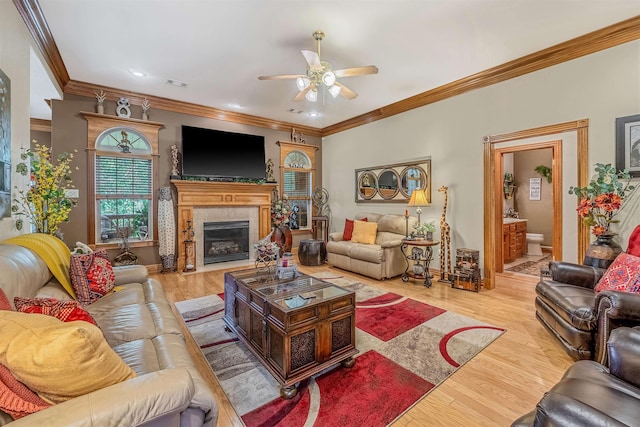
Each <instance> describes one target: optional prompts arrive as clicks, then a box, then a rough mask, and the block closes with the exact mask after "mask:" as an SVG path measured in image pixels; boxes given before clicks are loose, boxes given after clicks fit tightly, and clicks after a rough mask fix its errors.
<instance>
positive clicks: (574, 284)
mask: <svg viewBox="0 0 640 427" xmlns="http://www.w3.org/2000/svg"><path fill="white" fill-rule="evenodd" d="M639 241H640V226H638V227H636V229H635V230H634V231H633V233H631V237H630V239H629V245H628V248H627V253H631V254H632V255H636V256H638V255H639V254H638V252H639V251H640V248H639V246H638V242H639ZM549 270H550V274H551V280H549V279H543V280H541V281H540V282H539V283H538V284H537V285H536V301H535V306H536V317H537V318H538V320H539V321H540V322H541V323H542V325H543V326H545V327H546V328H547V329H548V330H549V331H550V332H551V333H552V334H553V335H554V336H555V337H556V338H558V340H559V341H560V343H561V344H562V345H563V347H564V348H565V350H566V352H567V353H568V354H569V355H570V356H571V357H572V358H573V359H574V360H579V359H593V360H595V361H596V362H600V363H606V358H607V352H606V343H607V339H608V338H609V334H610V333H611V331H612V330H613V329H615V328H618V327H620V326H637V325H640V295H639V294H632V293H627V292H616V291H604V292H600V293H596V292H595V291H594V288H595V287H596V284H597V283H598V281H599V280H600V278H601V277H602V275H603V274H604V272H605V270H604V269H600V268H594V267H590V266H586V265H578V264H572V263H568V262H556V261H552V262H550V263H549Z"/></svg>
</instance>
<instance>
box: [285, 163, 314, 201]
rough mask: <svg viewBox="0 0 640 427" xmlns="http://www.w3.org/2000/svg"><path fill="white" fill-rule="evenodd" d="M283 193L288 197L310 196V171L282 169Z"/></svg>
mask: <svg viewBox="0 0 640 427" xmlns="http://www.w3.org/2000/svg"><path fill="white" fill-rule="evenodd" d="M283 189H284V194H286V195H287V196H288V197H289V198H292V197H304V198H309V199H310V198H311V172H300V171H287V170H286V171H284V184H283Z"/></svg>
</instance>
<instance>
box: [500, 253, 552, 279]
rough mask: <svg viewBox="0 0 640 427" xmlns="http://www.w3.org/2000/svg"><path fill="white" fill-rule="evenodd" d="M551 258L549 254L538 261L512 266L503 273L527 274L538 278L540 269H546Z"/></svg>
mask: <svg viewBox="0 0 640 427" xmlns="http://www.w3.org/2000/svg"><path fill="white" fill-rule="evenodd" d="M552 259H553V258H552V256H551V254H549V255H546V256H545V257H544V258H540V259H539V260H538V261H527V262H523V263H522V264H518V265H514V266H513V267H510V268H505V271H512V272H514V273H522V274H529V275H532V276H540V268H542V267H547V266H548V265H549V261H551V260H552Z"/></svg>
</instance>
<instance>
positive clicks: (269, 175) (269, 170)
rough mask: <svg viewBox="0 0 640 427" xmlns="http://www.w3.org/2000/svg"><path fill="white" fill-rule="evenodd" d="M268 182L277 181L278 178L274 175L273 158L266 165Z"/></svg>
mask: <svg viewBox="0 0 640 427" xmlns="http://www.w3.org/2000/svg"><path fill="white" fill-rule="evenodd" d="M266 176H267V182H276V178H275V177H274V176H273V160H271V159H269V160H267V165H266Z"/></svg>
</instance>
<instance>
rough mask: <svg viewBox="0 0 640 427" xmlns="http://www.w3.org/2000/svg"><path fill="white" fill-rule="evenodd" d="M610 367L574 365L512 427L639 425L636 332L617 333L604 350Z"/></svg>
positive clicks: (638, 333)
mask: <svg viewBox="0 0 640 427" xmlns="http://www.w3.org/2000/svg"><path fill="white" fill-rule="evenodd" d="M607 349H608V351H607V353H608V360H609V366H608V367H607V366H604V365H602V364H600V363H597V362H594V361H591V360H581V361H578V362H576V363H574V364H573V365H572V366H571V367H570V368H569V369H568V370H567V371H566V372H565V374H564V376H563V377H562V379H561V380H560V382H558V383H557V384H556V385H555V386H553V388H552V389H551V390H549V391H548V392H547V393H545V395H544V396H543V398H542V400H540V402H538V404H537V406H536V408H535V409H534V410H533V411H531V412H530V413H528V414H526V415H523V416H522V417H520V418H519V419H517V420H516V421H515V422H514V423H513V424H511V425H512V427H525V426H527V427H529V426H535V427H543V426H545V427H546V426H581V427H588V426H634V425H635V426H637V425H638V422H639V420H640V328H637V327H636V328H633V329H632V328H618V329H616V330H614V331H613V332H611V337H610V339H609V341H608V344H607Z"/></svg>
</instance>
